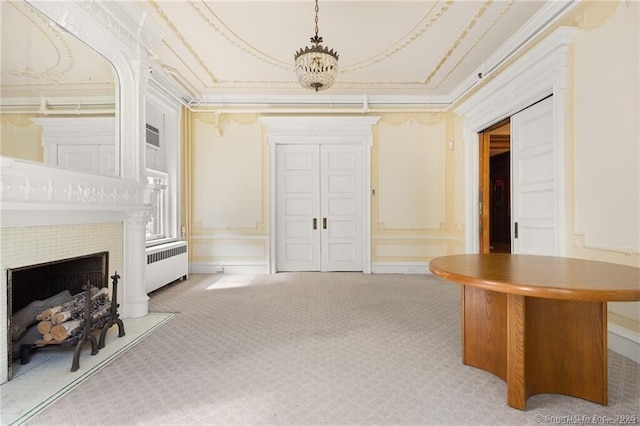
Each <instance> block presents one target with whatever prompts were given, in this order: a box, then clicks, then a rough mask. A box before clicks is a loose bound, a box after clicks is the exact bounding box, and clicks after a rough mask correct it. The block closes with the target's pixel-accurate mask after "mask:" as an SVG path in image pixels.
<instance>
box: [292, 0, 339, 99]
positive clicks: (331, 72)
mask: <svg viewBox="0 0 640 426" xmlns="http://www.w3.org/2000/svg"><path fill="white" fill-rule="evenodd" d="M311 43H313V46H311V47H309V46H307V47H305V48H304V49H300V50H298V51H297V52H296V53H295V55H293V57H294V59H295V60H296V75H297V76H298V80H299V81H300V84H301V85H302V87H304V88H305V89H315V90H316V92H317V91H318V90H325V89H328V88H329V87H331V86H332V85H333V82H334V80H335V79H336V75H337V74H338V52H334V51H333V49H329V48H327V47H323V46H320V43H322V37H320V36H318V0H316V35H315V36H313V37H311Z"/></svg>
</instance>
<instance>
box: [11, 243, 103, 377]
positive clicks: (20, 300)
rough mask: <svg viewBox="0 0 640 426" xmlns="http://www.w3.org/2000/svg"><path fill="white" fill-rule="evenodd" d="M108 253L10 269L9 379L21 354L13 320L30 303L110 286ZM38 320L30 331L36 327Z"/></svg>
mask: <svg viewBox="0 0 640 426" xmlns="http://www.w3.org/2000/svg"><path fill="white" fill-rule="evenodd" d="M108 271H109V253H108V252H99V253H93V254H88V255H83V256H78V257H73V258H67V259H61V260H56V261H52V262H46V263H40V264H35V265H29V266H23V267H19V268H9V269H7V292H8V294H7V303H8V307H7V313H8V318H9V333H8V339H7V340H8V348H9V353H8V355H9V379H11V377H12V362H13V360H14V358H15V355H16V353H17V352H18V349H19V347H18V345H21V344H24V343H25V342H18V341H17V340H18V339H17V338H16V337H17V336H13V334H12V331H13V329H14V327H13V326H12V317H13V316H14V314H16V313H18V312H19V311H20V310H21V309H23V308H26V307H27V306H28V305H29V304H30V303H31V302H34V301H37V300H45V299H47V298H50V297H52V296H55V295H56V294H59V293H60V292H63V291H65V290H68V291H69V293H71V295H75V294H78V293H80V292H82V291H83V288H84V287H85V286H86V285H87V284H89V285H90V286H93V287H98V288H102V287H108V285H109V281H108V279H109V277H108ZM35 325H36V320H35V318H34V319H33V324H30V327H35Z"/></svg>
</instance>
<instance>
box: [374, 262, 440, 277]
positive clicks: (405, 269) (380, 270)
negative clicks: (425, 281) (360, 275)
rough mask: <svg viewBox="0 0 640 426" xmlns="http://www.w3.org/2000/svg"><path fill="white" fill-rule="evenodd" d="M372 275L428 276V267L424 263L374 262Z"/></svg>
mask: <svg viewBox="0 0 640 426" xmlns="http://www.w3.org/2000/svg"><path fill="white" fill-rule="evenodd" d="M371 273H373V274H430V273H431V271H429V265H428V263H425V262H388V263H387V262H374V263H372V264H371Z"/></svg>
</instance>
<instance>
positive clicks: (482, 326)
mask: <svg viewBox="0 0 640 426" xmlns="http://www.w3.org/2000/svg"><path fill="white" fill-rule="evenodd" d="M462 361H463V363H465V364H466V365H470V366H473V367H477V368H480V369H482V370H485V371H488V372H490V373H492V374H494V375H496V376H498V377H500V378H502V379H503V380H505V381H506V382H507V403H508V404H509V405H510V406H512V407H515V408H519V409H521V410H524V409H525V407H526V401H527V398H529V397H530V396H532V395H535V394H538V393H557V394H564V395H570V396H575V397H578V398H582V399H586V400H588V401H593V402H597V403H599V404H603V405H606V404H607V380H608V375H607V373H608V371H607V370H608V365H607V303H606V302H583V301H572V300H555V299H543V298H537V297H527V296H521V295H516V294H505V293H498V292H494V291H489V290H483V289H480V288H476V287H469V286H463V291H462Z"/></svg>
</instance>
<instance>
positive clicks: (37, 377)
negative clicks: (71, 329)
mask: <svg viewBox="0 0 640 426" xmlns="http://www.w3.org/2000/svg"><path fill="white" fill-rule="evenodd" d="M172 316H173V315H172V314H164V313H152V314H150V315H147V316H146V317H144V318H137V319H125V320H124V321H123V323H124V329H125V335H124V336H122V337H118V326H117V325H114V326H112V327H111V328H110V329H109V331H108V332H107V335H106V339H105V347H104V348H103V349H100V351H99V352H98V353H97V354H96V355H93V356H92V355H91V344H89V343H87V344H85V345H84V347H83V350H82V352H81V355H80V358H79V361H80V368H79V369H78V370H77V371H75V372H71V362H72V360H73V351H74V347H67V348H59V347H48V348H43V349H41V350H39V351H36V352H35V353H34V354H33V355H32V357H31V360H30V362H29V363H28V364H25V365H20V364H19V363H17V364H16V363H14V364H13V369H14V377H13V380H11V381H9V382H6V383H4V384H3V385H2V386H0V391H1V398H2V403H1V410H0V419H1V423H2V424H3V425H18V424H22V423H24V422H25V421H27V420H28V419H29V418H31V417H32V416H34V415H36V414H37V413H38V412H39V411H40V410H42V409H43V408H44V407H46V406H47V405H48V404H51V403H52V402H53V401H55V400H56V399H58V398H59V397H61V396H62V395H64V394H65V393H66V392H68V391H69V390H71V389H73V387H74V386H76V385H78V384H79V383H80V382H82V381H83V380H85V379H86V378H87V377H89V376H91V375H92V374H93V373H95V372H96V371H98V370H99V369H100V368H102V367H104V366H105V365H107V364H108V363H110V362H112V361H113V360H114V359H116V358H117V357H118V356H119V355H121V354H123V353H124V352H125V351H127V350H128V349H130V348H131V347H133V345H135V344H136V343H138V342H139V341H140V340H142V339H143V338H145V337H146V336H147V335H149V334H150V333H152V332H153V331H154V330H155V329H157V328H158V327H160V326H161V325H162V324H164V323H165V322H166V321H168V320H169V319H171V317H172Z"/></svg>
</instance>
